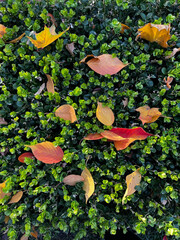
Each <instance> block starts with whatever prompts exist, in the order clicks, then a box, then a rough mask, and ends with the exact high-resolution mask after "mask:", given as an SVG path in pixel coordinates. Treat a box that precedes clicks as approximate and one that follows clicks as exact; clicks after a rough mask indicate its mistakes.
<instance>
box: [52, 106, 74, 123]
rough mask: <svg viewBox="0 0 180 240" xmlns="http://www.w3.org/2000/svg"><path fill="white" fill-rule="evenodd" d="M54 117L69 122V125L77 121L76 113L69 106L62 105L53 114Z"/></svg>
mask: <svg viewBox="0 0 180 240" xmlns="http://www.w3.org/2000/svg"><path fill="white" fill-rule="evenodd" d="M55 115H56V117H60V118H63V119H64V120H69V121H71V123H73V122H76V121H77V117H76V113H75V110H74V108H73V107H72V106H71V105H68V104H64V105H62V106H60V107H59V108H58V109H57V110H56V112H55Z"/></svg>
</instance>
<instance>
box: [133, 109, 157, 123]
mask: <svg viewBox="0 0 180 240" xmlns="http://www.w3.org/2000/svg"><path fill="white" fill-rule="evenodd" d="M158 109H159V108H150V107H149V106H147V105H145V106H143V107H139V108H137V109H136V111H137V112H140V116H139V119H140V120H141V121H142V124H144V123H152V122H155V121H156V120H157V119H158V118H159V117H161V116H162V114H161V112H159V110H158Z"/></svg>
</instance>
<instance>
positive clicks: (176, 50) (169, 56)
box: [165, 48, 180, 59]
mask: <svg viewBox="0 0 180 240" xmlns="http://www.w3.org/2000/svg"><path fill="white" fill-rule="evenodd" d="M179 51H180V48H174V49H173V51H172V52H171V54H170V55H168V56H166V57H165V59H169V58H172V57H174V55H175V54H176V53H177V52H179Z"/></svg>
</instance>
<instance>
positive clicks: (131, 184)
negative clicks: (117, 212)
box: [122, 168, 141, 204]
mask: <svg viewBox="0 0 180 240" xmlns="http://www.w3.org/2000/svg"><path fill="white" fill-rule="evenodd" d="M139 170H140V168H138V169H137V170H136V171H135V172H133V173H131V174H129V175H127V176H126V184H127V189H126V192H125V194H124V196H123V198H122V204H124V200H125V198H126V197H127V196H130V195H132V194H133V193H134V192H135V191H136V189H135V187H136V186H138V185H139V184H140V182H141V174H140V172H139Z"/></svg>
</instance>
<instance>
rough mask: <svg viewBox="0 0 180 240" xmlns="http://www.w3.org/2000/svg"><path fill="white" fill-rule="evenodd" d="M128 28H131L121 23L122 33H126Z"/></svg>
mask: <svg viewBox="0 0 180 240" xmlns="http://www.w3.org/2000/svg"><path fill="white" fill-rule="evenodd" d="M127 29H130V27H128V26H127V25H125V24H123V23H121V31H120V33H122V34H123V33H124V30H127Z"/></svg>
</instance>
